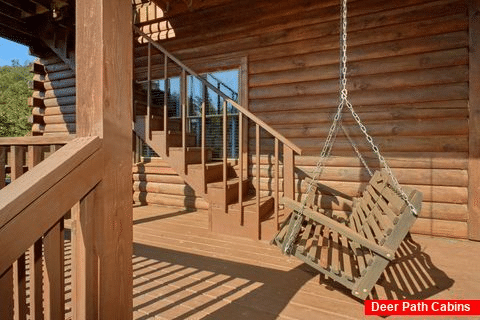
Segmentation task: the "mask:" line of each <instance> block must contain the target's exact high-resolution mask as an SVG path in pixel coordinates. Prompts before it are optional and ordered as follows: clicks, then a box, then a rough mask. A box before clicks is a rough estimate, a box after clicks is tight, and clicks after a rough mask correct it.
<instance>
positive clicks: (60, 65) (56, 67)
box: [45, 61, 70, 73]
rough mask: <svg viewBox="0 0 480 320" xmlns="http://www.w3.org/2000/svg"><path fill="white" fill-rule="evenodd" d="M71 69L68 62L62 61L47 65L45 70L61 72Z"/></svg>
mask: <svg viewBox="0 0 480 320" xmlns="http://www.w3.org/2000/svg"><path fill="white" fill-rule="evenodd" d="M69 69H70V67H69V66H68V64H66V63H65V62H63V61H60V62H57V63H54V64H48V65H45V70H46V72H47V73H55V72H61V71H65V70H69Z"/></svg>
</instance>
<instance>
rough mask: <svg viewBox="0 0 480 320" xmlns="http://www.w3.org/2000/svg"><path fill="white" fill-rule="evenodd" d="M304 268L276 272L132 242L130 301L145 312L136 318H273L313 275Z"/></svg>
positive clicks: (135, 309) (136, 308)
mask: <svg viewBox="0 0 480 320" xmlns="http://www.w3.org/2000/svg"><path fill="white" fill-rule="evenodd" d="M135 260H138V261H140V262H139V263H138V264H135ZM142 264H144V266H142ZM305 267H306V266H305V265H300V266H298V267H296V268H294V269H291V270H289V271H281V270H276V269H271V268H266V267H261V266H255V265H249V264H244V263H239V262H232V261H227V260H222V259H217V258H212V257H206V256H200V255H196V254H190V253H184V252H180V251H173V250H169V249H165V248H157V247H151V246H147V245H144V244H139V243H135V244H134V301H135V299H141V302H140V303H134V304H135V306H134V311H139V310H141V309H144V310H149V314H148V315H145V316H143V317H140V318H139V319H152V318H154V317H155V316H156V315H157V316H160V315H161V316H162V317H165V316H167V314H168V318H169V319H193V318H196V319H198V318H201V319H232V317H233V318H235V317H238V315H240V314H242V316H246V315H247V313H248V312H251V313H253V314H254V315H255V316H256V317H257V318H258V316H259V315H261V318H262V319H266V320H268V319H276V318H277V316H278V314H280V312H281V311H282V310H283V309H284V308H285V306H286V305H287V304H288V303H289V302H290V300H291V299H292V297H293V296H294V295H295V294H296V293H297V292H298V290H299V289H300V288H301V287H302V286H303V285H304V284H305V283H306V282H308V281H309V280H311V279H312V278H314V277H315V276H316V274H315V273H311V272H305V271H304V270H302V269H305ZM149 293H150V295H148V294H149ZM152 293H154V294H152ZM232 301H235V303H231V302H232ZM181 306H184V309H181ZM185 306H186V307H185ZM265 306H268V307H265ZM265 309H268V312H267V311H265ZM252 319H253V318H252Z"/></svg>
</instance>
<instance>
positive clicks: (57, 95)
mask: <svg viewBox="0 0 480 320" xmlns="http://www.w3.org/2000/svg"><path fill="white" fill-rule="evenodd" d="M32 72H33V73H34V76H33V81H32V84H31V88H32V89H33V94H32V98H31V99H30V100H29V105H30V107H32V134H33V135H67V134H74V133H75V132H76V128H75V94H76V89H75V71H73V70H71V69H70V67H69V66H68V65H67V64H66V63H64V62H63V61H62V60H61V59H60V58H58V57H56V56H50V57H47V58H42V59H37V60H36V61H35V62H34V64H33V67H32Z"/></svg>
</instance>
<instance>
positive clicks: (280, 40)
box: [165, 7, 468, 60]
mask: <svg viewBox="0 0 480 320" xmlns="http://www.w3.org/2000/svg"><path fill="white" fill-rule="evenodd" d="M462 10H463V11H464V12H462V13H460V14H456V15H448V16H441V17H432V18H430V19H428V20H426V21H414V22H410V23H404V24H402V25H401V26H399V25H387V26H383V27H378V28H376V29H375V32H372V30H371V29H364V28H363V27H359V28H360V29H361V30H360V31H350V32H349V46H352V47H353V46H357V45H364V44H372V43H379V42H386V41H395V40H400V39H407V38H413V37H419V36H424V37H427V36H429V35H435V34H442V33H447V32H454V31H460V30H466V29H467V27H468V21H467V19H465V18H466V10H465V7H464V8H463V9H462ZM333 30H335V31H336V30H338V27H337V26H336V24H332V23H325V24H319V25H314V26H311V27H308V28H306V27H304V28H297V30H295V29H293V30H292V29H290V30H282V31H281V32H280V34H279V35H278V36H277V37H275V35H274V34H266V35H262V36H257V37H249V38H244V39H238V40H236V41H234V42H231V41H226V42H220V43H214V44H209V45H204V46H201V47H191V48H188V47H186V48H185V49H181V50H177V49H176V48H175V47H174V46H171V45H167V44H165V46H166V48H167V50H170V51H171V52H173V53H174V54H175V55H176V56H177V57H178V58H179V59H188V58H192V57H203V56H207V55H215V54H222V53H227V52H242V53H243V52H248V51H249V50H252V49H254V48H255V50H254V51H253V52H251V54H250V53H249V58H250V57H251V58H252V60H256V59H263V58H264V57H265V56H268V55H269V54H271V57H280V56H291V55H292V54H299V53H304V49H300V50H296V49H295V47H297V46H300V43H298V41H301V40H308V41H309V42H312V45H313V44H316V45H317V48H316V50H328V49H335V48H338V35H337V34H335V31H333ZM350 30H351V29H350ZM332 31H333V32H332ZM187 41H188V40H187ZM186 44H187V42H185V45H186ZM257 48H259V49H257Z"/></svg>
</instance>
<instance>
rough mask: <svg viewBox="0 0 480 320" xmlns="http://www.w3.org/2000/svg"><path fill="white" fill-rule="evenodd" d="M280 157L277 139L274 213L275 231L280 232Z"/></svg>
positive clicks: (276, 140)
mask: <svg viewBox="0 0 480 320" xmlns="http://www.w3.org/2000/svg"><path fill="white" fill-rule="evenodd" d="M278 155H279V141H278V139H276V138H275V155H274V158H275V160H274V161H275V162H274V163H275V182H274V190H275V191H274V201H275V204H274V206H275V207H274V208H273V210H274V213H275V229H277V230H278V227H279V221H278V220H279V219H278V205H279V200H280V183H279V182H280V163H279V162H280V160H279V159H278Z"/></svg>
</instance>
